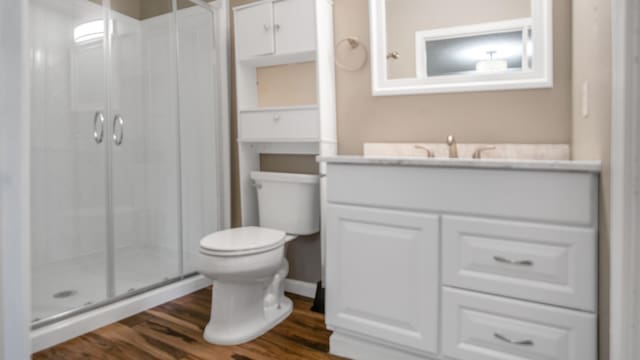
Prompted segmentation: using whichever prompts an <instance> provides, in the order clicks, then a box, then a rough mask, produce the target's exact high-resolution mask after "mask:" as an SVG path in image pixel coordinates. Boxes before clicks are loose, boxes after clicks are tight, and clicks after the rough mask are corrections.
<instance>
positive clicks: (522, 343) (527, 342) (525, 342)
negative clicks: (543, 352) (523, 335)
mask: <svg viewBox="0 0 640 360" xmlns="http://www.w3.org/2000/svg"><path fill="white" fill-rule="evenodd" d="M493 336H494V337H495V338H496V339H498V340H502V341H504V342H506V343H507V344H512V345H520V346H533V345H534V344H533V341H532V340H521V341H513V340H511V339H509V338H508V337H506V336H504V335H501V334H498V333H493Z"/></svg>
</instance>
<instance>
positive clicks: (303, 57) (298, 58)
mask: <svg viewBox="0 0 640 360" xmlns="http://www.w3.org/2000/svg"><path fill="white" fill-rule="evenodd" d="M310 61H316V51H315V50H313V51H305V52H300V53H291V54H278V55H264V56H255V57H250V58H244V59H239V60H238V63H239V64H241V65H248V66H252V67H265V66H274V65H288V64H298V63H304V62H310Z"/></svg>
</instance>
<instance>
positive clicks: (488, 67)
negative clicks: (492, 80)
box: [476, 50, 509, 72]
mask: <svg viewBox="0 0 640 360" xmlns="http://www.w3.org/2000/svg"><path fill="white" fill-rule="evenodd" d="M495 54H496V51H495V50H492V51H487V55H489V60H481V61H478V62H477V63H476V71H479V72H490V71H505V70H507V68H508V67H509V64H508V63H507V60H502V59H494V58H493V57H494V55H495Z"/></svg>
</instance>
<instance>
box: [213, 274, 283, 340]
mask: <svg viewBox="0 0 640 360" xmlns="http://www.w3.org/2000/svg"><path fill="white" fill-rule="evenodd" d="M220 285H222V284H218V286H217V287H218V289H217V290H218V291H220V287H221V286H220ZM224 285H228V284H224ZM224 285H223V286H224ZM238 287H243V286H234V288H235V289H234V290H235V291H236V292H237V291H238V290H239V289H238ZM215 288H216V285H215V283H214V291H213V295H214V296H213V299H212V303H213V304H214V306H212V314H211V320H210V321H209V323H208V324H207V326H206V327H205V329H204V339H205V340H206V341H207V342H209V343H212V344H216V345H239V344H243V343H246V342H249V341H251V340H254V339H256V338H258V337H260V336H262V335H264V334H265V333H266V332H267V331H269V330H271V329H273V328H274V327H275V326H276V325H278V324H279V323H280V322H282V321H283V320H284V319H286V318H287V317H288V316H289V315H291V312H292V311H293V302H292V301H291V299H289V298H287V297H286V296H283V297H282V299H281V301H280V306H274V307H265V306H264V305H263V304H264V303H263V296H258V297H255V298H257V299H260V302H261V304H262V306H261V308H260V309H259V310H260V311H259V312H258V313H253V314H251V311H246V310H248V308H247V307H243V308H244V309H242V310H244V311H243V314H241V315H240V314H239V313H238V311H234V310H240V309H237V308H236V307H235V306H234V305H235V304H234V305H232V304H228V305H231V309H230V308H226V306H224V305H223V306H220V305H221V303H220V302H218V303H217V306H216V305H215V304H216V301H215V298H216V296H215V294H216V289H215ZM245 290H248V291H247V292H249V293H250V292H251V290H250V289H249V287H245ZM247 292H245V293H244V294H243V295H248V296H250V297H251V295H257V294H248V293H247ZM241 298H242V297H241ZM244 299H245V300H246V299H247V298H244ZM234 300H235V301H238V298H235V299H233V300H232V301H234ZM245 305H246V304H245ZM216 307H217V309H216ZM250 308H251V306H249V309H250ZM254 309H255V307H254ZM216 310H217V313H216ZM229 310H231V311H230V312H227V311H229ZM233 313H235V315H236V316H233V315H232V314H233ZM216 315H217V316H216ZM237 315H240V316H237ZM232 319H235V320H234V321H233V322H231V321H229V320H232Z"/></svg>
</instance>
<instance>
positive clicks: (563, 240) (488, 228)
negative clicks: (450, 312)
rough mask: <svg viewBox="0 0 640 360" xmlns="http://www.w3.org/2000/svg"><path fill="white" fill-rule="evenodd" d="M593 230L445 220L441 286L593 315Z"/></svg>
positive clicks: (468, 220)
mask: <svg viewBox="0 0 640 360" xmlns="http://www.w3.org/2000/svg"><path fill="white" fill-rule="evenodd" d="M596 236H597V234H596V230H595V229H584V228H573V227H566V226H554V225H541V224H531V223H523V222H509V221H500V220H492V219H476V218H463V217H453V216H445V217H444V218H443V222H442V248H443V258H444V259H446V261H444V262H443V282H444V284H445V285H451V286H456V287H461V288H467V289H472V290H478V291H483V292H491V293H495V294H501V295H507V296H513V297H517V298H521V299H524V300H533V301H539V302H544V303H549V304H554V305H560V306H566V307H572V308H577V309H581V310H588V311H595V309H596V296H597V295H596V273H595V270H596V268H597V261H596Z"/></svg>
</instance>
